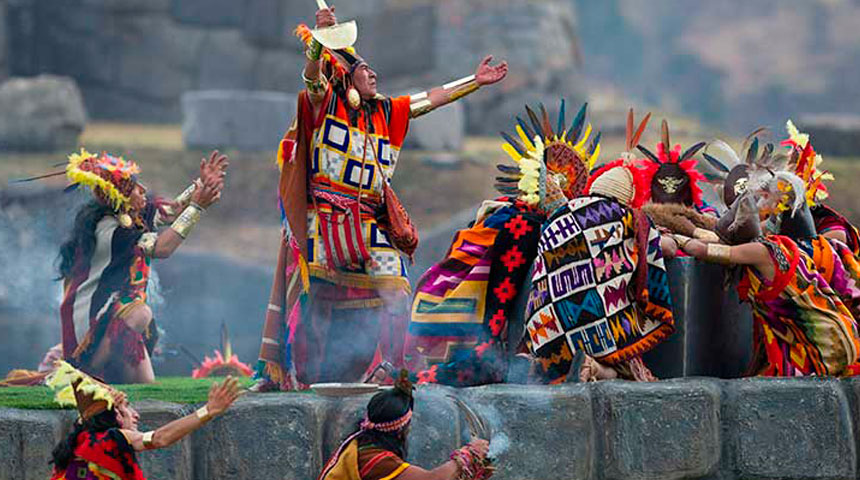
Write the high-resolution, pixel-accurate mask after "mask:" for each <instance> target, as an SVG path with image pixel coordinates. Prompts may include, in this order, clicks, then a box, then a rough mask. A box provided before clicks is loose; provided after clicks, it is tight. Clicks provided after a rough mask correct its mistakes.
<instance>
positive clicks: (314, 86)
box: [302, 70, 328, 95]
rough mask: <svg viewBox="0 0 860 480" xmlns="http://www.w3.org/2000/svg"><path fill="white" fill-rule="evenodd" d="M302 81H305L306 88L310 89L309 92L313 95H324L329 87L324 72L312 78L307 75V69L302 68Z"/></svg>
mask: <svg viewBox="0 0 860 480" xmlns="http://www.w3.org/2000/svg"><path fill="white" fill-rule="evenodd" d="M302 81H303V82H304V83H305V88H307V89H308V93H310V94H312V95H322V94H323V93H325V91H326V88H327V87H328V80H327V79H326V78H325V75H322V74H318V76H317V79H316V80H311V79H310V78H308V77H307V76H305V71H304V70H302Z"/></svg>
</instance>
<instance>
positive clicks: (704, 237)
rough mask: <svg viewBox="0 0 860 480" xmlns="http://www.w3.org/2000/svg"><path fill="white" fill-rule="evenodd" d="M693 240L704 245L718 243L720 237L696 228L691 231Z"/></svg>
mask: <svg viewBox="0 0 860 480" xmlns="http://www.w3.org/2000/svg"><path fill="white" fill-rule="evenodd" d="M693 238H695V239H697V240H701V241H703V242H705V243H719V242H720V237H719V236H717V234H716V233H714V232H712V231H710V230H708V229H706V228H699V227H696V228H695V229H693Z"/></svg>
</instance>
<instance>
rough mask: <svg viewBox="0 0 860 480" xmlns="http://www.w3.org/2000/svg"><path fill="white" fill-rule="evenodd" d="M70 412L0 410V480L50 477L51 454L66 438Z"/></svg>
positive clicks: (71, 416)
mask: <svg viewBox="0 0 860 480" xmlns="http://www.w3.org/2000/svg"><path fill="white" fill-rule="evenodd" d="M73 418H74V412H71V411H36V410H15V409H10V408H2V409H0V445H2V448H0V480H7V479H8V480H12V479H15V480H36V479H45V478H49V477H50V476H51V465H50V464H49V462H50V461H51V451H52V450H53V449H54V447H55V446H56V445H57V443H59V441H60V440H62V439H63V437H65V436H66V435H67V434H68V428H69V425H70V424H71V422H72V421H73Z"/></svg>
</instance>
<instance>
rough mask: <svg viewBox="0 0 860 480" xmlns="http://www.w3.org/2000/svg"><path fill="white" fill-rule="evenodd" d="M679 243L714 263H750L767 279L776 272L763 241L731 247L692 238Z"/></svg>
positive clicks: (692, 254) (698, 256)
mask: <svg viewBox="0 0 860 480" xmlns="http://www.w3.org/2000/svg"><path fill="white" fill-rule="evenodd" d="M676 237H679V236H676ZM679 243H680V244H681V248H682V249H683V250H684V251H685V252H687V254H689V255H691V256H693V257H696V258H698V259H699V260H704V261H706V262H712V263H722V264H735V265H749V266H751V267H754V268H755V269H756V270H758V271H759V273H761V274H762V275H763V276H764V277H765V278H766V279H768V280H771V279H773V276H774V273H775V270H774V266H773V260H771V257H770V252H768V250H767V247H765V246H764V245H762V244H761V243H758V242H750V243H744V244H742V245H735V246H731V247H730V246H728V245H720V244H716V243H704V242H702V241H700V240H692V239H681V240H679Z"/></svg>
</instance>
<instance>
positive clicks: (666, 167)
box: [638, 120, 705, 207]
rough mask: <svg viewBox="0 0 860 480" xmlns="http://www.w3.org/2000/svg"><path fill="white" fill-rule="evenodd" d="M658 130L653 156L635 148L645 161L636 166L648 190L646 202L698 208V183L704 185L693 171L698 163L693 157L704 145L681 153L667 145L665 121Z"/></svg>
mask: <svg viewBox="0 0 860 480" xmlns="http://www.w3.org/2000/svg"><path fill="white" fill-rule="evenodd" d="M660 130H661V132H660V133H661V135H660V137H661V138H660V143H658V144H657V154H656V155H655V154H654V153H652V152H651V151H650V150H648V149H647V148H645V147H643V146H641V145H639V146H638V148H639V150H640V151H641V152H642V153H644V154H645V156H646V157H648V158H647V159H643V160H642V161H641V162H640V163H639V166H640V167H641V168H642V169H643V170H644V171H645V179H646V182H648V185H649V187H650V188H649V189H648V200H651V201H655V202H659V203H682V204H685V205H687V206H696V207H700V206H702V187H701V185H699V182H701V181H704V180H705V176H704V175H702V174H701V172H699V171H698V170H696V165H697V164H698V162H697V161H696V159H695V158H693V156H694V155H696V153H698V151H699V150H701V149H702V148H703V147H704V146H705V142H699V143H697V144H695V145H693V146H692V147H690V148H688V149H687V150H685V151H684V152H683V153H681V145H680V144H679V145H675V146H674V147H672V146H671V143H670V142H669V123H668V122H667V121H666V120H663V123H662V125H661V129H660Z"/></svg>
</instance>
